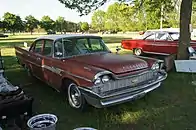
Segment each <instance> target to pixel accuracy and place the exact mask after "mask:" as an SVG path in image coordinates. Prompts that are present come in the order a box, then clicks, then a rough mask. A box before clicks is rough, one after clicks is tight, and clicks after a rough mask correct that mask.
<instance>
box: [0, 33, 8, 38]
mask: <svg viewBox="0 0 196 130" xmlns="http://www.w3.org/2000/svg"><path fill="white" fill-rule="evenodd" d="M0 37H8V35H5V34H0Z"/></svg>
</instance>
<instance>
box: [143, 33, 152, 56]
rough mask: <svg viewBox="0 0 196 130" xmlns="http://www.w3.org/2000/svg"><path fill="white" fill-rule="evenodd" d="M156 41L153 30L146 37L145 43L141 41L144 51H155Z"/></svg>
mask: <svg viewBox="0 0 196 130" xmlns="http://www.w3.org/2000/svg"><path fill="white" fill-rule="evenodd" d="M154 42H155V33H154V32H151V33H150V34H149V35H147V36H146V37H145V38H144V40H143V43H140V44H142V49H143V51H144V52H147V53H151V52H153V44H154Z"/></svg>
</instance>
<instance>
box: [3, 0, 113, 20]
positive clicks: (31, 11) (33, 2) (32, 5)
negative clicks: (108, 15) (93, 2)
mask: <svg viewBox="0 0 196 130" xmlns="http://www.w3.org/2000/svg"><path fill="white" fill-rule="evenodd" d="M111 3H113V0H111V1H110V2H107V3H106V4H104V5H103V6H102V7H100V8H99V9H100V10H104V11H106V10H107V8H108V6H109V5H110V4H111ZM5 12H10V13H13V14H16V15H19V16H21V18H22V19H24V18H25V16H28V15H33V16H34V17H35V18H37V19H39V20H40V19H41V18H42V16H44V15H49V16H50V17H51V18H52V19H53V20H56V19H57V17H58V16H62V17H64V18H65V20H67V21H72V22H80V21H81V22H88V23H90V22H91V17H92V14H93V12H92V13H90V14H89V15H87V16H82V17H80V16H79V13H77V12H76V10H70V9H68V8H65V7H64V5H63V4H61V3H60V2H59V1H58V0H0V18H2V16H3V15H4V13H5Z"/></svg>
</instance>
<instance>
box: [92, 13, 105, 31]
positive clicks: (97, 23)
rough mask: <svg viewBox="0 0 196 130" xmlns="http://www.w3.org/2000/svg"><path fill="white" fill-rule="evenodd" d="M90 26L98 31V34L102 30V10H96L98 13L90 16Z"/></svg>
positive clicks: (103, 24) (103, 19)
mask: <svg viewBox="0 0 196 130" xmlns="http://www.w3.org/2000/svg"><path fill="white" fill-rule="evenodd" d="M91 25H92V27H93V28H94V29H96V30H98V31H99V32H100V31H102V30H104V26H105V12H104V11H102V10H98V11H96V12H94V14H93V16H92V23H91Z"/></svg>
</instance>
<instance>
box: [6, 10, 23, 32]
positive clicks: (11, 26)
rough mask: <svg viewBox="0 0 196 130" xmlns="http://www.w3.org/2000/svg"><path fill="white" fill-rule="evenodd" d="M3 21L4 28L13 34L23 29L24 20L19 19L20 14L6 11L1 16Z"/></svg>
mask: <svg viewBox="0 0 196 130" xmlns="http://www.w3.org/2000/svg"><path fill="white" fill-rule="evenodd" d="M3 22H4V25H5V28H6V30H10V31H12V32H13V34H14V33H15V32H16V31H23V30H24V22H23V21H22V20H21V18H20V16H16V15H15V14H11V13H9V12H6V13H5V14H4V16H3Z"/></svg>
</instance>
